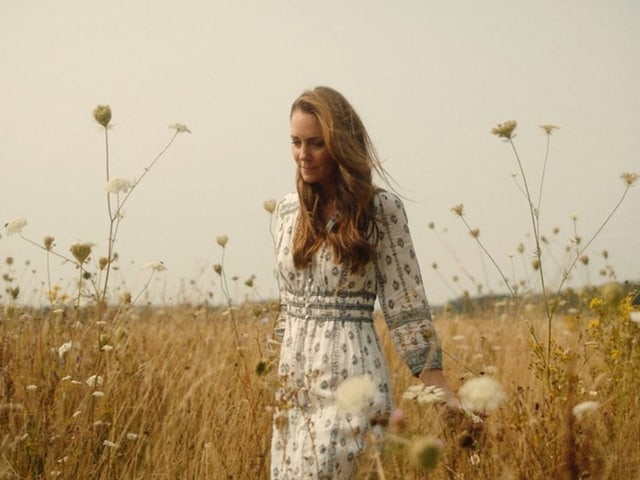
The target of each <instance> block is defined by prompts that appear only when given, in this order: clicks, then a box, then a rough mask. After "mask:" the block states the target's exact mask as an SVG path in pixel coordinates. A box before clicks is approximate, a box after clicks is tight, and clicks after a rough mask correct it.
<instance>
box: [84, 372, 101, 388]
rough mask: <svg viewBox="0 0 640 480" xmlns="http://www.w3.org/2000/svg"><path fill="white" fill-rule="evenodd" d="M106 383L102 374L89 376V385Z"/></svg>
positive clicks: (95, 385) (97, 385)
mask: <svg viewBox="0 0 640 480" xmlns="http://www.w3.org/2000/svg"><path fill="white" fill-rule="evenodd" d="M103 383H104V379H103V378H102V377H101V376H100V375H91V376H90V377H89V378H87V385H88V386H90V387H93V388H95V387H100V386H102V384H103Z"/></svg>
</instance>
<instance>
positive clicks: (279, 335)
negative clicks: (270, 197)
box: [273, 194, 295, 342]
mask: <svg viewBox="0 0 640 480" xmlns="http://www.w3.org/2000/svg"><path fill="white" fill-rule="evenodd" d="M294 207H295V197H294V196H293V194H288V195H286V196H285V197H284V198H283V199H282V200H280V201H279V202H278V204H277V205H276V209H275V212H274V213H275V219H276V225H275V235H274V239H275V245H274V247H275V256H276V268H275V271H274V274H275V276H276V281H277V282H278V287H279V290H280V311H279V312H278V317H277V318H276V322H275V325H274V327H273V339H274V340H276V341H278V342H282V340H283V339H284V330H285V325H286V323H287V322H286V319H287V305H286V304H285V303H284V302H283V297H284V293H283V292H282V283H281V279H280V266H279V265H277V263H278V262H279V256H280V255H279V253H280V250H281V249H282V248H283V242H285V236H286V235H285V234H286V232H285V229H286V222H285V217H286V216H287V215H290V214H291V211H292V209H293V208H294Z"/></svg>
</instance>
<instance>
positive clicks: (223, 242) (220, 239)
mask: <svg viewBox="0 0 640 480" xmlns="http://www.w3.org/2000/svg"><path fill="white" fill-rule="evenodd" d="M216 243H217V244H218V245H220V246H221V247H222V248H224V247H226V246H227V243H229V237H227V236H226V235H219V236H217V237H216Z"/></svg>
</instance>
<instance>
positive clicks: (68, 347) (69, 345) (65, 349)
mask: <svg viewBox="0 0 640 480" xmlns="http://www.w3.org/2000/svg"><path fill="white" fill-rule="evenodd" d="M72 348H73V342H65V343H63V344H62V345H60V347H58V356H59V357H60V358H64V355H65V353H67V352H68V351H70V350H71V349H72Z"/></svg>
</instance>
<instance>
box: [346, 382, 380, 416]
mask: <svg viewBox="0 0 640 480" xmlns="http://www.w3.org/2000/svg"><path fill="white" fill-rule="evenodd" d="M375 393H376V385H375V383H373V380H371V378H370V377H369V376H367V375H359V376H355V377H350V378H347V379H346V380H344V381H343V382H342V383H340V385H338V388H337V390H336V403H337V405H338V410H340V411H342V412H344V413H360V414H364V413H366V412H367V411H368V410H369V408H370V406H371V405H372V404H373V397H374V396H375Z"/></svg>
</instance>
